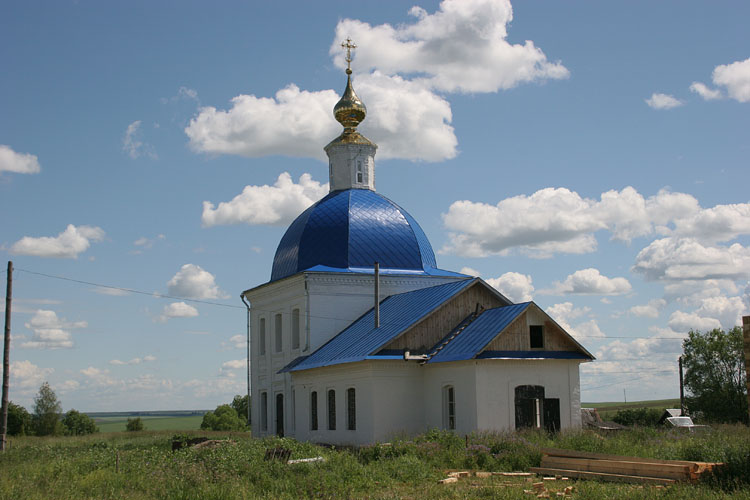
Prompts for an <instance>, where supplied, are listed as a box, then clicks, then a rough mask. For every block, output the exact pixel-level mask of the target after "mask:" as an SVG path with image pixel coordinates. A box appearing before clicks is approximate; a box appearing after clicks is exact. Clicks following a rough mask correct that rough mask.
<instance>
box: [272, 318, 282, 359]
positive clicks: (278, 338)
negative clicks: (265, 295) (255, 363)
mask: <svg viewBox="0 0 750 500" xmlns="http://www.w3.org/2000/svg"><path fill="white" fill-rule="evenodd" d="M275 320H276V321H275V322H274V330H273V331H274V336H275V337H276V352H281V348H282V344H281V313H279V314H277V315H276V318H275Z"/></svg>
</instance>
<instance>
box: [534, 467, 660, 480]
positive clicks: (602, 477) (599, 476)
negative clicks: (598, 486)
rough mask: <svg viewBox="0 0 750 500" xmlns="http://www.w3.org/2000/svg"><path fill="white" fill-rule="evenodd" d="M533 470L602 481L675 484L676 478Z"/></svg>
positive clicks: (538, 472)
mask: <svg viewBox="0 0 750 500" xmlns="http://www.w3.org/2000/svg"><path fill="white" fill-rule="evenodd" d="M529 470H530V471H531V472H534V473H536V474H544V475H550V476H554V475H560V476H566V477H575V478H578V479H597V480H600V481H616V482H621V483H642V484H674V483H675V481H674V479H664V478H661V477H644V476H630V475H626V474H607V473H604V472H588V471H579V470H567V469H551V468H546V467H531V469H529Z"/></svg>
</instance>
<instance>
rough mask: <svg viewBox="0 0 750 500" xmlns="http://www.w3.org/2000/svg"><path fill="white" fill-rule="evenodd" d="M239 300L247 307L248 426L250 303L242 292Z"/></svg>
mask: <svg viewBox="0 0 750 500" xmlns="http://www.w3.org/2000/svg"><path fill="white" fill-rule="evenodd" d="M240 298H241V299H242V303H243V304H245V307H247V425H248V426H250V406H251V405H250V302H247V301H246V300H245V294H244V292H243V293H241V294H240Z"/></svg>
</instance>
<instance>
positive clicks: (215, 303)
mask: <svg viewBox="0 0 750 500" xmlns="http://www.w3.org/2000/svg"><path fill="white" fill-rule="evenodd" d="M16 270H17V271H22V272H24V273H28V274H36V275H38V276H44V277H46V278H53V279H57V280H63V281H72V282H73V283H80V284H83V285H91V286H98V287H100V288H108V289H110V290H119V291H121V292H129V293H137V294H141V295H149V296H151V297H157V298H160V299H171V300H184V301H187V302H196V303H199V304H207V305H211V306H221V307H231V308H232V309H244V307H242V306H235V305H232V304H221V303H219V302H211V301H208V300H200V299H189V298H187V297H178V296H176V295H165V294H163V293H156V292H144V291H143V290H135V289H133V288H123V287H120V286H113V285H103V284H101V283H94V282H91V281H84V280H77V279H73V278H66V277H65V276H56V275H54V274H45V273H38V272H36V271H29V270H28V269H21V268H16Z"/></svg>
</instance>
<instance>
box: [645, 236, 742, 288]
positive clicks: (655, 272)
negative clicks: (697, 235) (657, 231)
mask: <svg viewBox="0 0 750 500" xmlns="http://www.w3.org/2000/svg"><path fill="white" fill-rule="evenodd" d="M632 270H633V271H634V272H638V273H640V274H643V275H644V276H645V277H646V279H649V280H700V279H733V280H736V279H742V278H748V277H750V248H745V247H743V246H742V245H740V244H739V243H735V244H733V245H731V246H729V247H719V246H710V245H708V246H707V245H703V244H702V243H700V242H699V241H697V240H695V239H693V238H662V239H658V240H655V241H653V242H651V243H650V244H649V245H648V246H647V247H646V248H644V249H643V250H641V251H640V252H639V253H638V255H637V256H636V258H635V265H634V266H633V268H632Z"/></svg>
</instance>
